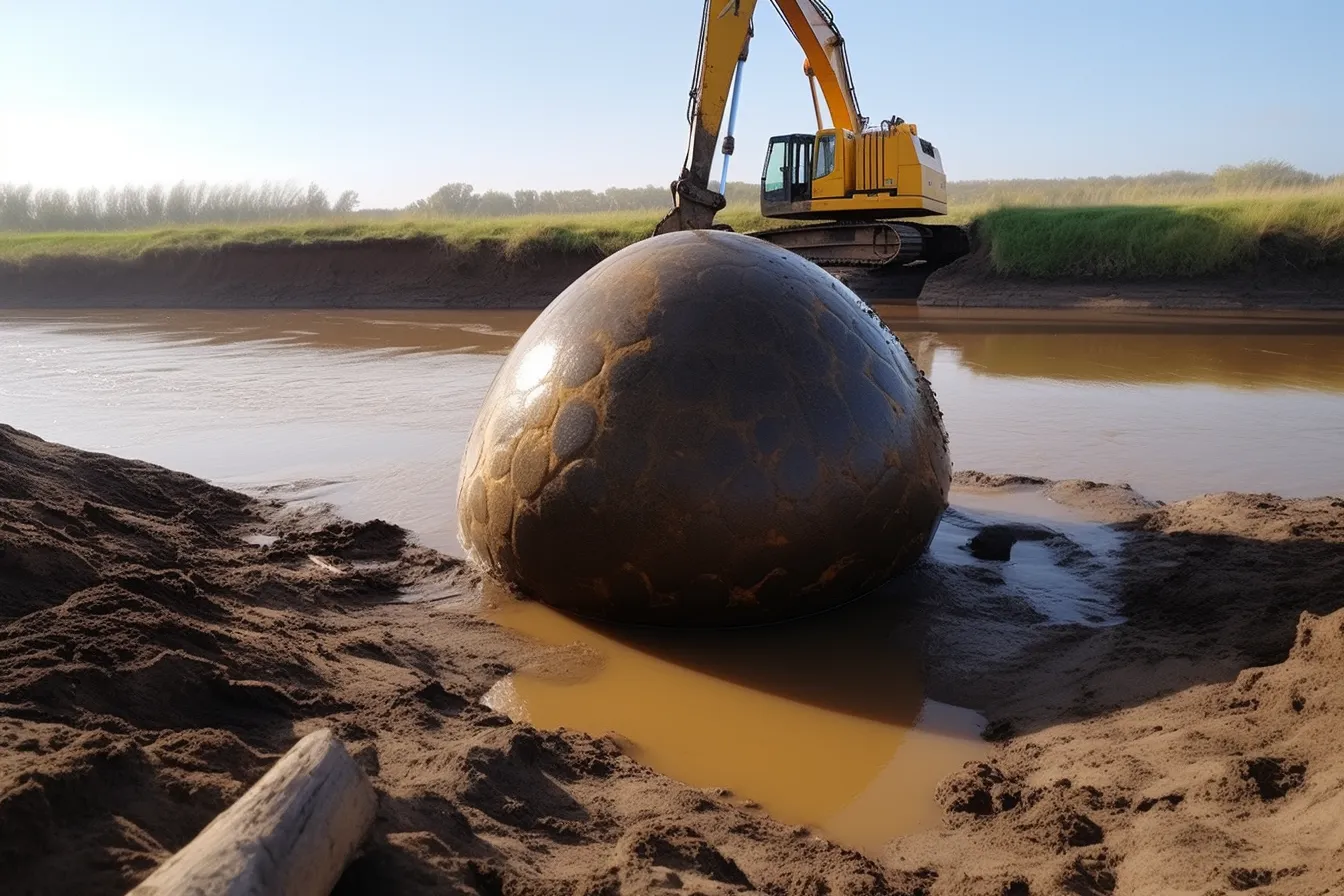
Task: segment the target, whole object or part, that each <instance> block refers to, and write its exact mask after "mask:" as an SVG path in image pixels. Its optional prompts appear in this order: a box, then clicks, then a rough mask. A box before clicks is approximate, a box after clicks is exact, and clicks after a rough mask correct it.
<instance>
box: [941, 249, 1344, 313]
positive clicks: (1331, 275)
mask: <svg viewBox="0 0 1344 896" xmlns="http://www.w3.org/2000/svg"><path fill="white" fill-rule="evenodd" d="M919 304H921V305H938V306H964V307H968V308H974V307H982V308H1097V309H1103V308H1115V309H1141V308H1157V309H1188V310H1198V309H1208V310H1215V309H1218V310H1235V309H1258V308H1282V309H1285V310H1288V309H1296V310H1302V309H1314V310H1319V311H1327V310H1337V309H1341V308H1344V270H1341V269H1339V268H1317V269H1315V270H1303V269H1297V268H1294V267H1293V266H1291V265H1288V264H1286V263H1273V262H1267V263H1265V264H1262V265H1261V266H1260V267H1258V268H1256V269H1254V270H1250V271H1246V272H1245V273H1239V274H1226V275H1219V276H1208V277H1153V278H1149V279H1128V280H1121V279H1102V278H1097V279H1085V278H1078V277H1060V278H1055V279H1045V278H1030V277H1016V276H1010V275H1005V274H1001V273H999V272H997V271H995V270H994V268H993V265H992V263H991V262H990V257H989V250H988V248H987V247H986V246H984V245H983V244H981V245H979V246H977V247H976V248H975V249H974V251H972V252H971V254H970V255H967V256H965V257H964V258H959V259H957V260H956V261H954V262H952V263H951V264H949V265H946V266H945V267H942V268H940V269H938V270H936V271H934V272H933V273H932V274H930V275H929V276H928V278H927V279H925V281H924V283H923V287H922V289H921V290H920V292H919Z"/></svg>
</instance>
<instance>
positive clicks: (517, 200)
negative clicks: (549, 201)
mask: <svg viewBox="0 0 1344 896" xmlns="http://www.w3.org/2000/svg"><path fill="white" fill-rule="evenodd" d="M539 202H540V197H539V196H538V195H537V191H536V190H519V191H518V192H516V193H514V194H513V208H514V211H516V212H517V213H518V214H520V215H535V214H536V213H537V212H538V211H539V210H540V209H539Z"/></svg>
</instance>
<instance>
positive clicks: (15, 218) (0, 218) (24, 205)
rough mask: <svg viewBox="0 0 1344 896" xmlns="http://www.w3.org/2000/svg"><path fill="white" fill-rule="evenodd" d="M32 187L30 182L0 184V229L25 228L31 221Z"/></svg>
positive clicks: (28, 226)
mask: <svg viewBox="0 0 1344 896" xmlns="http://www.w3.org/2000/svg"><path fill="white" fill-rule="evenodd" d="M32 200H33V188H32V186H31V185H30V184H4V185H3V186H0V230H27V229H29V228H30V227H31V226H32V223H33V208H32V205H33V202H32Z"/></svg>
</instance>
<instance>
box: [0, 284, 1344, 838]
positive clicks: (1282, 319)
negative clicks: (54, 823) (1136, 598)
mask: <svg viewBox="0 0 1344 896" xmlns="http://www.w3.org/2000/svg"><path fill="white" fill-rule="evenodd" d="M534 316H535V315H534V313H533V312H448V311H444V312H414V313H411V312H346V311H342V312H319V311H305V312H265V311H241V312H227V311H219V312H210V311H191V312H163V311H126V312H105V313H87V312H61V313H54V312H53V313H36V312H35V313H26V314H16V313H8V314H6V315H4V316H3V317H0V422H5V423H8V424H11V425H13V426H17V427H18V428H20V429H25V430H29V431H31V432H34V433H36V434H38V435H40V436H42V437H43V438H47V439H51V440H54V441H60V442H64V443H67V444H71V445H75V446H77V447H80V448H85V449H89V450H96V451H105V452H110V453H113V454H118V455H122V456H127V457H136V458H141V459H144V460H149V461H152V462H155V463H159V464H162V465H164V466H168V467H172V468H175V469H180V470H184V471H186V472H190V473H193V474H195V475H198V476H202V477H204V478H207V479H210V480H212V481H214V482H217V483H220V484H223V485H227V486H231V487H235V488H240V489H243V490H246V491H251V492H256V493H266V494H269V495H271V496H275V497H284V498H288V499H292V500H298V501H310V500H311V501H322V502H330V503H332V504H335V505H336V506H337V508H338V509H339V510H340V511H341V512H342V513H344V514H345V515H347V516H350V517H352V518H355V519H369V518H373V517H381V518H383V519H387V520H390V521H392V522H396V523H399V524H401V525H404V526H406V527H407V528H409V529H411V530H412V531H413V532H414V533H415V535H416V536H417V537H418V538H419V539H420V540H421V541H422V542H424V543H426V544H428V545H431V546H433V547H436V548H439V549H441V550H444V551H447V552H449V553H457V554H460V546H459V544H458V542H457V538H456V521H455V514H454V507H455V502H454V490H455V486H456V477H457V463H458V457H459V455H460V454H461V452H462V449H463V447H464V444H465V440H466V435H467V430H468V428H469V427H470V425H471V422H472V419H473V417H474V415H475V413H476V409H477V406H478V404H479V402H480V400H481V398H482V396H483V395H484V393H485V391H486V388H487V387H488V386H489V383H490V380H491V378H492V376H493V375H494V372H495V370H496V369H497V367H498V366H499V364H500V363H501V361H502V359H503V354H504V353H506V352H507V351H508V349H509V347H510V346H511V345H512V343H513V341H514V340H515V339H516V337H517V335H518V334H520V333H521V332H522V331H523V330H524V329H525V328H526V327H527V325H528V324H529V323H530V322H531V320H532V319H533V317H534ZM883 316H884V317H885V318H886V319H887V321H888V323H889V324H890V325H891V327H892V328H893V330H895V331H896V332H897V334H898V335H899V336H900V337H901V338H902V340H903V341H904V342H905V344H906V345H907V347H908V348H909V349H910V350H911V352H912V354H913V355H914V356H915V358H916V360H917V361H918V362H919V364H920V366H921V367H922V368H923V369H924V370H925V371H926V372H927V373H928V374H929V377H930V379H931V381H932V382H933V386H934V389H935V390H936V392H937V395H938V399H939V402H940V405H941V407H942V410H943V413H944V417H945V421H946V424H947V427H948V431H949V434H950V438H951V446H952V456H953V460H954V462H955V465H956V467H957V468H958V469H978V470H982V471H986V472H1014V473H1024V474H1031V475H1041V476H1050V477H1052V478H1072V477H1083V478H1089V479H1094V480H1100V481H1110V482H1128V483H1130V484H1132V485H1133V486H1134V487H1135V488H1136V489H1138V490H1139V491H1140V492H1141V493H1143V494H1144V495H1146V496H1148V497H1150V498H1156V499H1160V500H1179V499H1181V498H1185V497H1190V496H1193V495H1196V494H1201V493H1205V492H1211V491H1221V490H1237V491H1273V492H1277V493H1279V494H1282V495H1293V496H1308V495H1320V494H1344V447H1341V446H1344V315H1329V314H1298V313H1292V314H1288V313H1284V314H1213V313H1201V314H1197V315H1194V314H1174V313H1168V314H1157V313H1150V314H1149V313H1146V314H1137V313H1128V314H1104V315H1103V314H1091V313H1082V312H1070V313H1065V312H1050V313H1046V312H1027V311H1014V312H1004V311H983V310H969V309H967V310H962V309H946V310H943V309H938V310H931V309H915V308H911V307H905V306H900V307H895V306H893V307H888V308H885V309H883ZM1004 518H1012V519H1014V520H1019V521H1020V520H1027V521H1036V522H1044V523H1046V524H1048V525H1050V526H1052V527H1054V528H1056V529H1063V530H1065V531H1067V532H1068V534H1069V535H1070V536H1071V537H1072V538H1074V540H1075V541H1076V542H1078V543H1080V544H1084V545H1086V546H1087V547H1088V548H1089V549H1090V550H1091V551H1092V553H1093V554H1094V555H1095V556H1097V557H1099V558H1105V557H1106V556H1107V555H1108V553H1109V552H1111V551H1113V550H1114V549H1115V546H1116V543H1117V539H1116V536H1114V535H1113V534H1112V533H1110V532H1109V531H1108V530H1104V529H1102V528H1101V527H1098V526H1095V525H1093V524H1091V523H1089V522H1087V521H1084V520H1081V519H1078V518H1075V517H1073V516H1071V515H1070V514H1069V513H1067V512H1065V511H1063V510H1062V509H1060V508H1057V507H1054V506H1051V505H1050V502H1048V501H1045V500H1044V499H1043V498H1041V499H1036V498H1033V497H1032V496H1018V497H1015V498H986V497H984V496H979V495H975V494H970V493H960V492H956V493H954V495H953V510H952V511H950V512H949V515H948V517H947V519H946V520H945V522H944V524H943V526H942V527H941V528H940V530H939V534H938V536H937V538H936V539H935V543H934V546H933V550H932V554H933V557H932V560H933V562H934V563H936V564H962V565H965V564H975V563H979V562H981V561H976V560H974V559H973V558H970V557H969V555H967V554H966V552H965V551H964V550H962V545H964V544H965V541H966V539H967V538H968V537H969V535H970V534H971V533H973V532H974V531H975V529H976V528H977V527H978V526H979V525H981V524H983V523H985V522H988V521H994V520H998V519H1004ZM996 570H997V571H998V572H999V573H1001V574H1002V575H1003V578H1004V580H1005V582H1006V583H1007V585H1006V586H1007V587H1009V588H1012V589H1015V592H1016V593H1019V594H1021V595H1022V596H1023V599H1025V600H1027V601H1028V602H1030V603H1031V604H1032V606H1033V607H1034V608H1035V609H1036V610H1038V611H1039V612H1041V613H1043V614H1044V615H1045V616H1046V617H1047V619H1049V620H1051V621H1059V622H1070V621H1071V622H1082V623H1084V624H1095V625H1105V624H1108V623H1111V622H1114V621H1116V617H1115V615H1114V613H1113V611H1112V610H1111V607H1110V605H1109V603H1108V597H1107V593H1106V589H1105V583H1104V581H1103V580H1099V579H1098V578H1096V577H1095V576H1093V577H1091V578H1088V577H1086V576H1084V575H1082V574H1080V573H1079V572H1077V571H1075V570H1070V569H1069V568H1066V567H1065V566H1061V565H1059V564H1056V563H1055V562H1054V560H1053V559H1052V558H1051V557H1050V556H1049V555H1048V552H1047V551H1046V550H1045V549H1044V548H1039V549H1038V548H1037V547H1036V546H1032V545H1027V544H1022V545H1019V547H1018V548H1015V552H1014V557H1013V560H1012V561H1010V562H1009V563H1008V564H1002V565H998V566H996ZM877 603H878V604H881V602H877ZM873 607H874V602H872V601H870V602H868V604H867V605H865V606H862V607H859V606H852V607H849V608H842V609H841V610H839V611H836V612H834V613H830V614H825V615H823V616H821V617H815V618H813V619H811V620H805V621H803V622H802V623H799V624H789V625H783V626H775V627H770V628H766V629H753V630H750V631H739V632H719V633H712V634H705V633H697V634H694V635H686V634H679V633H656V632H647V631H642V630H641V631H609V630H601V629H599V628H597V627H594V626H591V625H586V624H581V623H578V622H575V621H573V620H570V619H567V618H565V617H563V616H561V615H559V614H557V613H554V612H551V611H549V610H547V609H545V608H543V607H540V606H537V605H535V604H530V603H522V602H519V601H516V600H513V599H511V598H508V597H507V596H504V595H501V594H496V593H493V592H491V593H489V594H487V597H486V600H485V606H484V608H483V610H484V612H486V613H487V614H488V615H489V616H490V617H491V618H493V619H495V620H497V621H498V622H500V623H501V624H504V625H506V626H509V627H511V628H513V629H515V630H517V631H519V632H521V633H523V634H524V635H527V636H529V637H532V638H535V639H538V640H540V641H542V642H545V643H548V644H552V645H556V646H557V647H566V648H569V651H568V653H567V654H566V655H567V656H569V657H570V659H569V660H568V661H567V662H565V663H563V664H562V665H561V666H560V667H558V668H547V669H523V670H519V671H518V672H517V673H515V674H513V675H510V676H509V677H507V678H505V679H503V680H502V681H500V682H499V683H498V684H497V685H496V687H495V688H494V689H493V690H492V691H491V692H490V694H488V695H487V698H486V699H487V702H489V703H491V705H493V706H495V707H496V708H498V709H500V710H502V711H505V712H507V713H509V714H510V715H512V716H514V717H515V718H519V719H526V720H529V721H531V722H532V723H534V724H536V725H539V726H541V727H558V726H565V727H570V728H576V729H581V730H586V731H590V732H592V733H594V734H603V733H607V732H616V733H617V734H618V735H619V736H620V737H622V738H623V740H624V741H625V742H626V743H627V745H628V748H629V749H630V751H631V752H632V753H633V754H634V755H636V756H637V757H638V758H640V759H641V760H643V761H646V762H648V763H649V764H650V765H652V766H653V767H655V768H657V769H659V770H661V771H663V772H665V773H667V774H670V775H672V776H673V777H677V778H679V779H681V780H684V781H686V782H688V783H690V784H693V785H695V786H703V787H724V788H727V789H730V790H732V791H733V792H734V793H735V794H737V795H738V796H739V797H741V798H743V799H747V800H752V801H755V802H758V803H760V804H762V805H763V806H764V807H765V808H766V809H768V810H770V811H771V812H772V813H773V814H775V815H776V816H778V817H780V818H781V819H782V820H785V821H788V822H792V823H798V824H806V825H811V826H814V827H816V828H818V829H819V830H821V831H822V832H824V833H825V834H826V835H828V836H831V837H833V838H835V839H837V840H840V841H842V842H846V843H849V844H852V845H854V846H856V847H859V848H864V849H876V848H877V847H878V846H879V845H880V844H881V843H882V842H884V841H885V840H887V839H889V838H890V837H891V836H894V835H897V834H900V833H903V832H907V831H910V830H915V829H918V828H919V827H922V826H924V825H926V824H929V823H931V822H932V821H933V820H934V818H935V817H936V807H935V804H934V802H933V798H932V794H933V788H934V785H935V783H936V782H937V781H938V780H939V779H940V778H942V777H943V776H945V775H946V774H948V773H949V772H951V771H953V770H955V769H956V768H959V767H960V765H961V764H962V762H964V761H966V760H968V759H972V758H975V757H976V756H978V755H981V753H982V752H983V746H982V743H981V742H980V741H979V739H978V737H977V736H976V735H977V733H978V731H979V729H980V726H981V724H982V722H983V720H982V719H981V717H980V716H978V715H977V714H976V713H974V712H972V711H970V710H968V709H964V708H959V707H953V706H947V705H944V704H941V703H937V702H935V701H932V700H929V699H926V697H925V693H924V686H923V683H922V681H921V673H920V661H919V659H920V648H921V645H920V644H919V643H916V642H917V640H918V638H917V636H916V635H915V634H913V633H912V627H911V626H910V625H908V620H903V619H902V618H901V617H900V615H899V613H896V614H895V615H883V614H884V613H888V611H886V610H876V611H875V610H874V609H873Z"/></svg>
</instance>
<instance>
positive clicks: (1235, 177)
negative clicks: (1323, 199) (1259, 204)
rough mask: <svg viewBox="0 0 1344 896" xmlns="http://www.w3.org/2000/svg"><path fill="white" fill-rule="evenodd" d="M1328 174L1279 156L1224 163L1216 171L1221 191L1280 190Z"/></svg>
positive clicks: (1317, 180) (1215, 179)
mask: <svg viewBox="0 0 1344 896" xmlns="http://www.w3.org/2000/svg"><path fill="white" fill-rule="evenodd" d="M1324 181H1325V178H1324V177H1322V176H1321V175H1319V174H1312V173H1311V172H1310V171H1303V170H1302V169H1301V168H1298V167H1296V166H1294V165H1290V164H1289V163H1287V162H1284V161H1281V160H1279V159H1261V160H1259V161H1256V162H1250V163H1249V164H1246V165H1224V166H1222V167H1221V168H1219V169H1218V170H1217V171H1215V172H1214V173H1213V182H1214V185H1215V186H1216V187H1217V188H1218V189H1219V190H1221V191H1224V192H1227V191H1237V190H1280V189H1283V188H1285V187H1310V186H1315V185H1316V184H1320V183H1322V182H1324Z"/></svg>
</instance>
